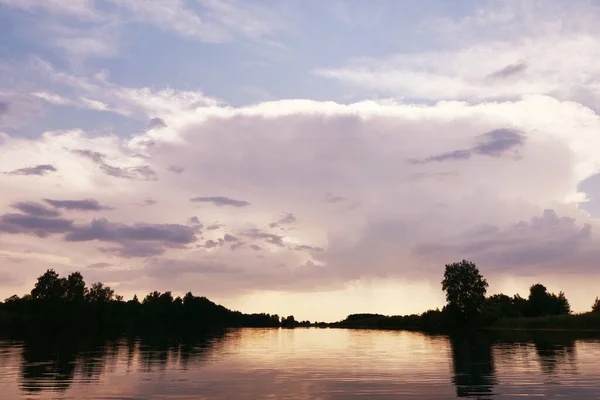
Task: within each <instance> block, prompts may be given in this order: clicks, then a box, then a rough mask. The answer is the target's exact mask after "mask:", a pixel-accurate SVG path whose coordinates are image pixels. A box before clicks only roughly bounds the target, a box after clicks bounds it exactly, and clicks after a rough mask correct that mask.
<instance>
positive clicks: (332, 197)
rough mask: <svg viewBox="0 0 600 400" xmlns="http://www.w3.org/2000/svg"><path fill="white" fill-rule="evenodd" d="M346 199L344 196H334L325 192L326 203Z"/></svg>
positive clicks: (339, 201)
mask: <svg viewBox="0 0 600 400" xmlns="http://www.w3.org/2000/svg"><path fill="white" fill-rule="evenodd" d="M346 200H348V199H347V198H345V197H344V196H335V195H333V194H331V193H327V197H326V198H325V202H326V203H341V202H343V201H346Z"/></svg>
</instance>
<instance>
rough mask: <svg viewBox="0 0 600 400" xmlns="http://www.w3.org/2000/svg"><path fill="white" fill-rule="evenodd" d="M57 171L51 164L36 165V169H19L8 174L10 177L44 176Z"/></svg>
mask: <svg viewBox="0 0 600 400" xmlns="http://www.w3.org/2000/svg"><path fill="white" fill-rule="evenodd" d="M56 171H57V169H56V168H54V166H52V165H50V164H41V165H36V166H35V167H25V168H19V169H16V170H14V171H10V172H7V174H9V175H37V176H43V175H46V174H48V173H50V172H56Z"/></svg>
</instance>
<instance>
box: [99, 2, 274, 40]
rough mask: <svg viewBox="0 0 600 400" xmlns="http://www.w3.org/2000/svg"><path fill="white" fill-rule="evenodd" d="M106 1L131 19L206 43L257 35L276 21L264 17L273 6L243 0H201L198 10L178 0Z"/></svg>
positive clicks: (262, 33) (261, 33) (264, 31)
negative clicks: (124, 11) (259, 6)
mask: <svg viewBox="0 0 600 400" xmlns="http://www.w3.org/2000/svg"><path fill="white" fill-rule="evenodd" d="M109 1H110V2H112V3H114V4H115V5H117V6H119V7H120V8H121V9H123V10H127V11H128V16H129V18H132V19H133V20H137V21H139V22H144V23H147V24H151V25H154V26H156V27H157V28H159V29H162V30H166V31H172V32H174V33H176V34H178V35H181V36H184V37H190V38H194V39H197V40H200V41H203V42H209V43H219V42H224V41H229V40H232V39H233V38H234V37H236V36H242V37H249V38H260V37H262V36H264V35H267V34H268V33H270V32H271V30H272V26H273V24H274V22H273V21H276V19H271V18H266V15H271V13H272V10H268V9H267V8H266V7H261V8H257V6H254V5H252V6H251V5H248V4H246V3H245V2H234V1H219V2H216V1H212V0H200V1H198V3H199V4H200V6H201V8H200V12H199V13H197V12H195V11H194V10H192V9H191V8H189V7H187V6H186V3H185V2H184V1H181V0H158V1H152V2H144V3H140V2H137V1H135V0H109ZM265 14H266V15H265Z"/></svg>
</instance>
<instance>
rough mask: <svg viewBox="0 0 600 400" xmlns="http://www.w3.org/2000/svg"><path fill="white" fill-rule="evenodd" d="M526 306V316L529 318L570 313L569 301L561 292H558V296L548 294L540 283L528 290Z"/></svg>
mask: <svg viewBox="0 0 600 400" xmlns="http://www.w3.org/2000/svg"><path fill="white" fill-rule="evenodd" d="M528 306H529V310H528V311H529V312H528V316H530V317H539V316H544V315H561V314H569V313H570V312H571V306H570V304H569V300H567V298H566V297H565V294H564V293H563V292H559V293H558V295H556V294H554V293H548V290H547V289H546V287H545V286H544V285H542V284H540V283H536V284H535V285H532V286H531V287H530V288H529V299H528Z"/></svg>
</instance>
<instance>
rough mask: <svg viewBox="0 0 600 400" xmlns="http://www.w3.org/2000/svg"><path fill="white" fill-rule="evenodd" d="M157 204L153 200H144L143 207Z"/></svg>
mask: <svg viewBox="0 0 600 400" xmlns="http://www.w3.org/2000/svg"><path fill="white" fill-rule="evenodd" d="M155 204H156V200H153V199H144V201H143V202H142V206H145V207H150V206H153V205H155Z"/></svg>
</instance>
